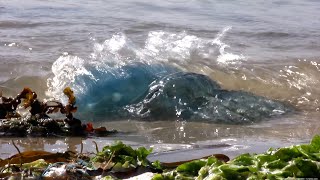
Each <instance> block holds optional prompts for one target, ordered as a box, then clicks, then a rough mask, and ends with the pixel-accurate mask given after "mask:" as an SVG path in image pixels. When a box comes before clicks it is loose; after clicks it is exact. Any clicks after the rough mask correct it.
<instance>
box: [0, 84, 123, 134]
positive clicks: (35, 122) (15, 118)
mask: <svg viewBox="0 0 320 180" xmlns="http://www.w3.org/2000/svg"><path fill="white" fill-rule="evenodd" d="M63 93H64V94H65V95H66V96H67V97H68V103H67V104H66V105H63V104H62V103H61V102H58V101H46V102H41V101H39V100H38V99H37V94H36V93H35V92H34V91H32V90H31V89H30V88H24V89H23V90H22V91H21V93H20V94H18V95H17V96H16V97H15V98H12V97H9V98H8V97H4V96H3V95H2V93H0V99H1V101H0V137H1V136H28V135H30V136H52V135H62V136H88V135H91V136H96V135H97V136H107V135H110V134H113V133H116V132H117V131H115V130H110V131H109V130H107V129H106V128H105V127H99V128H94V127H93V125H92V123H87V124H84V123H82V122H81V120H79V119H77V118H75V117H74V116H73V113H75V112H76V111H77V107H76V106H75V104H76V97H75V96H74V93H73V91H72V90H71V88H70V87H67V88H65V89H64V91H63ZM20 104H22V106H23V108H25V109H27V108H28V109H29V112H30V113H29V114H28V115H26V116H24V117H21V115H20V114H19V113H18V112H17V108H18V107H19V105H20ZM52 113H61V114H63V115H65V118H64V119H53V118H51V117H50V116H49V114H52Z"/></svg>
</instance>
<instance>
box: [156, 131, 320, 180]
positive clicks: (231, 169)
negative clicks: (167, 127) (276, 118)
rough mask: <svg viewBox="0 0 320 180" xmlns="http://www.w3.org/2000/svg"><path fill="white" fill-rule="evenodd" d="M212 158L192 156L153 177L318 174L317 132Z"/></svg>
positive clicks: (319, 145)
mask: <svg viewBox="0 0 320 180" xmlns="http://www.w3.org/2000/svg"><path fill="white" fill-rule="evenodd" d="M213 159H214V158H209V159H203V160H195V161H192V162H188V163H185V164H182V165H180V166H178V167H177V168H176V169H174V170H172V172H171V173H170V174H171V176H168V172H167V173H164V174H157V175H156V176H154V178H153V180H166V179H168V178H169V179H181V177H185V178H193V179H197V180H202V179H283V178H306V177H308V178H319V177H320V161H319V160H320V136H319V135H316V136H314V138H313V139H312V141H311V142H310V144H303V145H295V146H291V147H283V148H279V149H276V150H273V149H270V150H269V151H267V152H266V153H264V154H242V155H239V156H237V157H236V158H234V159H233V160H231V161H229V162H227V163H225V162H222V161H219V160H217V159H214V161H215V162H214V163H209V162H210V161H213Z"/></svg>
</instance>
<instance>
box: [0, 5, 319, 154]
mask: <svg viewBox="0 0 320 180" xmlns="http://www.w3.org/2000/svg"><path fill="white" fill-rule="evenodd" d="M319 17H320V1H317V0H269V1H262V0H258V1H244V0H210V1H209V0H161V1H159V0H153V1H146V0H121V1H103V0H90V1H84V0H77V1H74V0H25V1H21V0H0V90H1V91H2V94H3V95H4V96H14V95H16V94H17V93H19V92H20V91H21V90H22V89H23V87H30V88H31V89H32V90H34V91H36V92H37V94H38V96H39V98H40V99H47V100H48V99H56V100H60V101H63V102H66V99H65V97H64V96H63V93H62V90H63V89H64V88H65V87H67V86H70V87H71V88H72V89H73V90H74V92H75V94H76V97H77V101H78V102H77V105H78V107H79V109H80V112H79V113H78V114H77V115H76V116H77V117H78V118H80V119H81V120H83V121H84V122H93V123H94V125H95V126H106V127H107V128H109V129H117V130H119V131H120V132H121V133H119V134H117V135H114V136H111V137H105V138H93V137H91V138H87V139H81V138H63V137H60V138H14V140H15V142H16V144H17V145H18V146H19V147H20V150H36V149H37V150H41V149H44V150H47V151H54V152H57V151H59V152H62V151H65V150H77V151H79V150H80V147H81V143H83V144H85V145H86V147H85V149H84V151H93V150H94V149H95V146H94V144H93V143H92V141H96V142H97V143H98V146H99V147H102V146H104V145H106V144H109V143H112V142H113V141H114V140H123V141H125V142H126V143H128V144H131V145H133V146H139V145H143V146H148V147H153V148H154V149H155V151H157V152H158V151H166V150H174V149H192V150H200V154H201V153H202V154H205V153H213V152H219V153H221V152H223V153H226V154H229V155H231V156H232V155H236V154H239V153H242V152H261V151H264V150H266V149H268V148H269V147H280V146H285V145H291V144H297V143H307V142H308V141H309V140H310V139H311V137H312V136H313V135H315V134H319V133H320V124H319V118H320V112H319V110H320V109H319V108H320V106H319V103H320V102H319V98H320V78H319V77H320V69H319V68H320V51H319V50H320V18H319ZM176 72H179V73H180V74H181V73H182V74H183V73H185V74H186V73H189V74H191V73H196V74H201V75H205V76H201V77H200V76H199V77H200V79H201V78H202V77H205V78H209V79H210V80H211V82H212V83H214V85H212V87H213V86H215V83H216V84H218V86H219V88H220V87H221V89H223V90H224V91H223V92H231V93H235V94H232V95H230V97H234V96H236V97H238V95H239V94H237V92H248V96H250V97H259V98H260V97H261V98H262V97H263V98H265V99H263V101H266V102H271V103H273V102H275V103H281V104H283V105H284V106H285V107H288V108H289V109H290V111H288V112H285V111H283V112H284V113H280V114H278V115H276V116H271V115H270V114H268V117H266V118H265V117H261V118H260V115H261V114H258V115H257V116H256V115H252V116H251V115H248V116H250V117H253V116H254V117H258V119H259V121H250V122H249V123H233V122H234V121H232V120H231V123H230V122H229V121H226V120H225V119H227V118H216V117H217V114H214V113H209V112H211V109H212V111H213V110H214V108H217V106H215V105H214V103H213V102H212V97H211V98H209V99H210V100H208V101H205V102H206V103H203V101H201V103H200V104H201V106H200V105H199V98H196V99H195V100H194V99H192V103H193V102H195V104H196V105H199V106H196V107H194V106H191V105H190V104H192V103H191V102H189V101H191V100H190V97H189V96H187V95H190V93H189V90H190V91H192V92H193V93H194V92H196V93H195V95H194V96H196V94H197V92H198V93H200V94H201V93H207V91H208V92H209V91H210V92H211V90H212V89H210V88H211V86H210V87H208V89H206V88H207V86H206V85H204V86H203V87H204V88H202V85H203V84H201V83H200V85H199V87H201V88H199V89H197V87H198V86H197V85H196V84H194V83H188V82H191V81H186V83H184V84H183V82H184V81H180V79H179V78H180V77H178V80H176V81H175V82H176V83H173V85H172V87H175V85H177V86H179V87H180V84H179V82H182V85H181V87H184V88H185V87H187V90H188V91H185V92H182V94H183V93H185V94H183V95H182V96H183V98H185V99H184V100H186V101H187V102H182V103H181V102H180V101H178V100H177V101H175V100H172V99H169V100H170V101H169V100H168V98H167V97H165V98H167V99H165V100H168V104H169V105H168V104H167V103H166V102H167V101H164V100H163V99H160V100H159V101H156V102H155V103H154V102H151V105H150V104H148V103H149V101H148V102H147V100H148V98H150V97H151V98H154V97H155V95H154V93H155V91H154V89H155V88H154V87H157V88H158V89H157V90H158V91H157V92H160V93H161V92H162V89H161V88H162V87H164V86H162V85H163V81H162V80H166V79H168V78H167V77H171V74H174V73H176ZM187 75H188V74H187ZM182 77H183V78H185V76H182ZM161 78H164V79H161ZM172 78H173V79H174V78H176V76H175V77H172ZM174 80H175V79H174ZM183 80H185V79H183ZM187 80H190V79H187ZM192 81H193V82H202V81H199V80H197V79H196V80H192ZM205 81H206V80H205ZM152 82H153V83H152ZM155 83H158V84H155ZM198 84H199V83H198ZM209 84H210V83H209ZM170 87H171V86H170ZM188 88H189V89H188ZM180 90H181V89H178V88H177V89H174V91H172V92H175V93H176V92H180ZM202 90H203V91H205V92H202ZM170 92H171V91H170ZM221 92H222V91H221ZM188 93H189V94H188ZM150 94H151V95H150ZM186 94H187V95H186ZM148 95H149V96H148ZM246 95H247V94H246ZM173 96H174V95H173ZM174 97H175V96H174ZM228 97H229V96H228ZM160 98H163V97H160ZM183 98H182V99H183ZM200 100H201V99H200ZM253 101H255V102H257V101H256V99H253ZM159 102H160V103H159ZM222 102H224V101H222ZM228 102H229V101H228ZM259 102H260V101H259ZM152 103H153V104H152ZM157 103H158V104H157ZM170 103H173V105H172V104H170ZM154 104H156V105H154ZM159 104H160V105H159ZM188 105H190V106H188ZM193 105H194V104H193ZM241 105H242V106H243V107H246V106H247V105H248V106H249V105H250V103H249V102H247V101H246V100H244V102H242V104H240V106H241ZM145 106H146V108H145ZM155 106H156V107H155ZM178 106H179V107H178ZM226 106H227V107H229V104H228V105H226ZM230 106H231V105H230ZM237 106H239V104H238V105H237ZM266 106H267V105H266ZM113 107H117V108H118V109H112V108H113ZM150 107H151V108H153V109H151V110H150V109H148V108H150ZM159 107H160V108H159ZM255 107H260V104H259V103H258V105H257V106H253V109H251V110H250V113H252V112H258V108H257V111H256V110H255V109H254V108H255ZM267 107H269V105H268V106H267ZM166 108H167V109H166ZM170 108H171V109H170ZM119 109H121V110H124V111H125V112H126V113H127V114H126V113H123V112H124V111H119ZM144 109H147V110H144ZM154 109H155V112H159V111H158V110H159V109H160V110H161V111H160V112H161V113H158V114H157V113H153V114H152V112H153V111H152V110H154ZM260 109H261V108H260ZM170 110H172V111H173V112H175V114H174V116H170V117H166V116H164V117H162V116H161V115H163V114H166V112H167V111H168V112H169V111H170ZM186 110H188V111H186ZM241 110H243V109H241ZM222 111H224V112H226V111H225V110H224V109H222V110H221V111H220V112H222ZM146 112H147V114H146ZM220 112H219V113H220ZM237 112H238V111H237ZM246 112H249V111H245V113H246ZM273 112H274V111H273ZM130 113H132V114H138V115H139V116H138V115H137V116H133V115H132V114H130ZM148 113H149V114H148ZM124 114H125V115H124ZM128 114H130V115H128ZM168 114H170V113H168ZM190 114H191V115H190ZM152 115H153V117H151V118H150V116H152ZM218 115H219V116H218V117H226V115H230V114H228V113H226V114H224V115H221V114H218ZM220 115H221V116H220ZM269 115H270V116H269ZM238 117H239V116H236V119H237V118H238ZM242 117H246V114H245V115H243V116H241V118H240V120H244V119H245V118H244V119H243V118H242ZM250 117H249V119H250ZM231 119H232V118H231ZM238 119H239V118H238ZM11 140H12V138H2V139H0V144H1V146H0V158H5V157H9V156H10V155H13V154H15V153H16V152H15V148H14V147H13V145H12V144H11V143H12V142H11ZM217 147H219V148H217ZM209 151H210V152H209Z"/></svg>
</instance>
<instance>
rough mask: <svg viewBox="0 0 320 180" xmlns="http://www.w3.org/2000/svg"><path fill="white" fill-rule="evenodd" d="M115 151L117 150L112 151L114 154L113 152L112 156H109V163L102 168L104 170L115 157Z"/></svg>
mask: <svg viewBox="0 0 320 180" xmlns="http://www.w3.org/2000/svg"><path fill="white" fill-rule="evenodd" d="M114 153H115V151H113V152H112V154H111V156H110V158H109V161H108V162H107V164H106V165H105V166H104V167H103V168H102V169H103V170H105V169H106V168H107V167H108V166H109V164H110V162H111V161H112V159H113V157H114Z"/></svg>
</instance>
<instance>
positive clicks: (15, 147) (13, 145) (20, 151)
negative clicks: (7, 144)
mask: <svg viewBox="0 0 320 180" xmlns="http://www.w3.org/2000/svg"><path fill="white" fill-rule="evenodd" d="M11 142H12V144H13V146H14V147H15V148H16V149H17V151H18V153H19V155H20V167H22V155H21V151H20V149H19V148H18V146H17V145H16V144H15V143H14V141H13V140H11Z"/></svg>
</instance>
